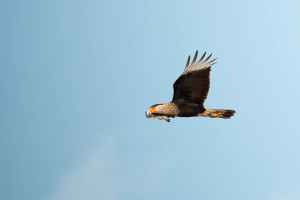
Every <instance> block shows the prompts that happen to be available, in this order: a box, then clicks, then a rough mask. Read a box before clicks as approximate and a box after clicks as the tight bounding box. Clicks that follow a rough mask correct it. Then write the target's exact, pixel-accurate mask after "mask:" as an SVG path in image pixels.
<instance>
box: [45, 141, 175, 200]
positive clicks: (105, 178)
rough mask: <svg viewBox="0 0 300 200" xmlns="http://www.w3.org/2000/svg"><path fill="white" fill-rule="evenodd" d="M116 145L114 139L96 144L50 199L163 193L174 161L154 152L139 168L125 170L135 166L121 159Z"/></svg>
mask: <svg viewBox="0 0 300 200" xmlns="http://www.w3.org/2000/svg"><path fill="white" fill-rule="evenodd" d="M116 145H117V143H116V140H115V139H114V138H109V139H106V140H102V141H99V142H98V143H96V144H95V147H94V148H92V149H90V150H89V151H88V153H87V154H86V156H84V158H83V159H82V160H81V161H80V162H79V164H78V165H77V166H75V167H74V168H73V169H71V170H70V172H69V173H68V174H66V176H65V177H62V180H61V183H60V184H59V185H58V186H57V188H56V190H55V191H54V194H53V195H51V197H50V198H49V200H82V199H89V200H94V199H95V200H96V199H97V200H99V199H101V200H115V199H120V198H121V197H122V196H124V195H125V196H127V195H129V196H130V195H132V194H135V195H141V196H143V191H144V192H149V191H147V190H150V192H151V191H153V190H160V188H161V184H162V183H163V182H164V180H166V178H167V175H168V171H169V169H170V168H172V166H173V164H174V162H173V161H174V160H173V159H171V158H170V157H168V156H164V155H163V154H159V155H158V154H153V153H152V152H151V153H150V154H151V156H150V157H149V158H147V159H146V161H145V162H139V161H136V162H137V163H138V164H139V166H138V167H134V165H132V166H133V167H132V168H131V167H127V168H126V167H125V168H122V167H121V166H125V165H126V163H127V166H128V163H129V166H131V163H130V161H128V160H126V159H125V160H124V159H123V158H121V157H120V156H118V153H117V146H116ZM120 169H121V172H120ZM141 190H143V191H141Z"/></svg>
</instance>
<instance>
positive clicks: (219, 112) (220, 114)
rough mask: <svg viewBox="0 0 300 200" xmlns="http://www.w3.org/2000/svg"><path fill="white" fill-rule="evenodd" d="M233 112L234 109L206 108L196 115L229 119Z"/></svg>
mask: <svg viewBox="0 0 300 200" xmlns="http://www.w3.org/2000/svg"><path fill="white" fill-rule="evenodd" d="M234 113H235V111H234V110H224V109H206V111H204V112H203V113H200V114H198V116H202V117H211V118H223V119H229V118H230V117H232V116H233V115H234Z"/></svg>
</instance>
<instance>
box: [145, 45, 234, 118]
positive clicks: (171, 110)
mask: <svg viewBox="0 0 300 200" xmlns="http://www.w3.org/2000/svg"><path fill="white" fill-rule="evenodd" d="M197 56H198V50H197V51H196V53H195V56H194V59H193V60H192V62H191V64H190V59H191V56H189V57H188V60H187V63H186V65H185V69H184V71H183V72H182V74H181V75H180V76H179V78H178V79H177V80H176V81H175V82H174V84H173V90H174V92H173V99H172V101H171V102H168V103H164V104H154V105H153V106H151V107H150V108H149V109H148V110H147V111H146V113H145V114H146V118H158V119H160V120H166V121H167V122H170V118H174V117H211V118H223V119H229V118H231V117H232V116H233V115H234V113H235V110H226V109H208V108H205V107H204V102H205V100H206V98H207V95H208V92H209V88H210V71H211V67H212V66H213V65H214V64H216V63H217V62H215V61H216V59H217V58H215V59H213V60H209V59H210V58H211V56H212V54H210V55H209V56H208V57H207V58H205V56H206V52H204V54H203V55H202V56H201V58H200V59H199V60H198V61H197ZM196 61H197V62H196Z"/></svg>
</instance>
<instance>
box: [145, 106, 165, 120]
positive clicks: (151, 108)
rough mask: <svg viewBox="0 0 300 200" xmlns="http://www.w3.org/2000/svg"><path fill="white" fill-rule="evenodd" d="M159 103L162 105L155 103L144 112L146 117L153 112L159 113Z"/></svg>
mask: <svg viewBox="0 0 300 200" xmlns="http://www.w3.org/2000/svg"><path fill="white" fill-rule="evenodd" d="M160 105H162V104H155V105H153V106H151V107H150V108H149V109H148V110H147V112H146V117H147V118H150V117H151V115H153V114H159V110H160V109H159V107H160Z"/></svg>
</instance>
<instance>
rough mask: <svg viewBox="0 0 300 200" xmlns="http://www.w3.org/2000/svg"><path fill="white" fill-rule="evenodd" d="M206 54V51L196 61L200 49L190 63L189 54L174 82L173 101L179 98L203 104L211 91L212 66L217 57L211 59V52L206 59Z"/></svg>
mask: <svg viewBox="0 0 300 200" xmlns="http://www.w3.org/2000/svg"><path fill="white" fill-rule="evenodd" d="M205 55H206V52H205V53H204V54H203V55H202V57H201V58H200V60H199V61H198V62H197V63H196V60H197V56H198V51H196V54H195V56H194V59H193V61H192V63H191V64H190V65H189V63H190V56H189V58H188V60H187V63H186V66H185V69H184V71H183V73H182V74H181V75H180V77H179V78H178V79H177V80H176V81H175V83H174V84H173V88H174V95H173V100H172V101H173V102H174V101H176V100H179V99H185V100H189V101H191V102H193V103H197V104H201V105H203V103H204V101H205V99H206V97H207V94H208V91H209V85H210V79H209V75H210V68H211V66H212V65H214V64H215V63H216V62H214V61H215V60H216V58H215V59H213V60H211V61H209V59H210V57H211V55H212V54H210V55H209V56H208V57H207V58H206V59H204V58H205ZM208 61H209V62H208Z"/></svg>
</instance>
